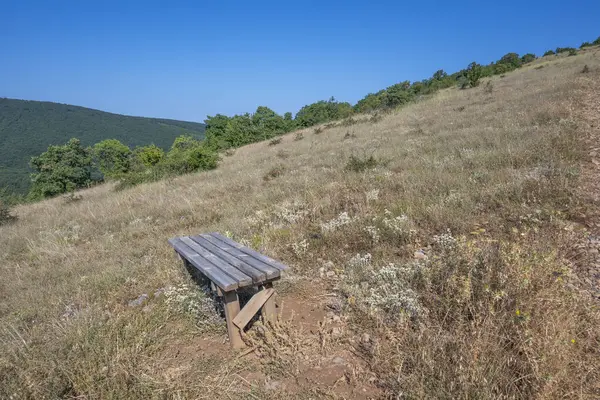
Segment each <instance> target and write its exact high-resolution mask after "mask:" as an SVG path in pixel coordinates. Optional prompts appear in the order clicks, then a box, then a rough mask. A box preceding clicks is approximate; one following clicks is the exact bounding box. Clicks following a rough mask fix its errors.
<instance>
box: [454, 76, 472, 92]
mask: <svg viewBox="0 0 600 400" xmlns="http://www.w3.org/2000/svg"><path fill="white" fill-rule="evenodd" d="M456 86H457V87H458V88H459V89H468V88H469V87H470V86H471V84H470V83H469V80H468V79H467V77H466V76H464V75H462V76H459V77H458V79H457V80H456Z"/></svg>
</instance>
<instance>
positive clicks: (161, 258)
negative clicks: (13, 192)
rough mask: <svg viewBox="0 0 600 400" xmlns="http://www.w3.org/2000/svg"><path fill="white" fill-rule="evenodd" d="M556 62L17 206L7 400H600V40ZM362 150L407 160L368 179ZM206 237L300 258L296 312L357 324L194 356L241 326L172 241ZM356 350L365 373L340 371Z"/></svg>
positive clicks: (6, 236)
mask: <svg viewBox="0 0 600 400" xmlns="http://www.w3.org/2000/svg"><path fill="white" fill-rule="evenodd" d="M540 62H541V61H540ZM537 65H540V64H539V62H536V63H533V64H532V65H531V66H527V67H525V68H523V69H522V70H519V71H516V72H514V73H510V74H507V75H506V77H505V78H502V79H500V78H493V79H492V82H493V83H492V85H493V91H492V92H491V93H490V92H489V91H488V92H487V93H486V90H485V86H483V85H482V86H481V87H479V88H475V89H470V90H465V91H458V90H455V89H450V90H446V91H443V92H441V93H439V94H437V95H436V96H435V97H433V98H431V99H428V100H425V101H423V102H420V103H417V104H412V105H410V106H407V107H405V108H403V109H402V110H399V111H397V112H394V113H391V114H389V115H384V116H382V115H377V116H376V117H371V116H364V117H358V118H356V117H355V118H354V119H353V120H352V123H350V122H348V123H347V124H341V125H336V126H330V127H328V128H327V129H322V128H317V129H315V128H311V129H308V130H305V131H301V132H297V133H292V134H290V135H289V137H290V139H287V138H284V140H282V141H281V143H279V144H277V146H269V142H263V143H256V144H253V145H250V146H246V147H244V148H240V149H237V151H235V153H234V154H231V155H230V156H229V157H227V158H224V159H223V161H222V165H221V166H220V167H219V169H217V170H215V171H210V172H205V173H200V174H193V175H188V176H182V177H179V178H175V179H172V180H168V181H161V182H156V183H151V184H146V185H142V186H139V187H134V188H131V189H128V190H124V191H121V192H114V191H113V190H112V187H111V186H110V185H104V186H101V187H96V188H93V189H90V190H88V191H84V192H81V193H80V194H81V197H82V199H81V200H79V201H77V202H69V203H67V202H65V201H64V200H63V199H60V198H57V199H52V200H48V201H44V202H40V203H37V204H32V205H26V206H19V207H16V208H15V209H14V213H15V214H16V215H17V216H18V221H17V222H16V223H14V224H10V225H6V226H2V227H0V322H1V324H0V398H11V396H12V398H59V397H65V398H74V397H79V398H159V397H160V398H234V397H235V398H244V396H246V397H247V398H287V397H293V398H303V396H304V397H305V398H315V397H324V398H361V397H362V398H367V397H369V396H370V397H378V396H388V397H391V398H401V397H402V398H404V397H406V398H561V397H566V398H590V399H591V398H597V397H598V395H600V392H599V390H600V389H599V387H598V382H599V381H600V375H599V371H598V357H599V354H598V348H599V346H600V341H599V337H598V335H599V332H600V323H599V322H600V316H599V311H598V308H597V306H596V305H594V304H593V303H592V302H591V301H590V300H589V298H588V297H587V296H586V294H585V293H584V292H581V291H580V290H578V289H577V288H578V287H579V283H578V278H577V276H576V275H574V274H573V273H572V268H571V264H570V262H569V261H568V260H567V259H566V257H565V255H566V254H568V252H569V249H570V248H571V245H572V243H573V242H574V241H576V240H579V239H580V238H581V237H582V236H583V235H584V234H585V232H584V231H583V229H580V228H579V225H577V224H574V223H573V222H572V219H573V217H574V215H573V210H575V209H577V208H578V207H580V206H582V202H583V200H582V199H581V198H579V197H577V196H576V195H575V193H576V192H575V189H576V188H577V185H578V182H579V181H578V179H579V171H580V165H581V163H582V162H584V161H585V157H584V150H585V149H584V148H583V147H582V141H581V140H580V139H581V138H582V137H583V136H584V135H585V132H583V130H582V124H581V120H580V118H581V117H580V115H579V114H578V113H577V109H578V107H579V102H580V101H581V93H587V91H589V90H590V89H589V85H586V84H585V82H586V81H584V80H590V79H594V80H596V81H597V80H598V79H599V77H600V75H599V73H600V72H599V71H600V70H599V68H598V66H599V62H598V55H597V50H595V51H586V52H583V53H582V54H581V55H578V56H576V57H568V58H566V57H563V58H556V59H555V60H554V59H553V60H550V61H547V60H544V62H543V64H541V65H544V68H543V69H536V66H537ZM584 65H588V66H589V72H588V73H586V74H581V73H580V72H581V70H582V68H583V66H584ZM490 87H491V86H490ZM596 98H597V94H596ZM458 109H460V110H462V111H457V110H458ZM317 131H318V132H317ZM312 132H314V133H320V134H318V135H314V134H310V133H312ZM345 135H349V137H352V140H341V139H340V138H343V137H344V136H345ZM294 138H295V139H296V140H294ZM299 138H303V140H298V139H299ZM282 154H285V157H282V156H281V155H282ZM357 154H358V155H362V154H367V155H368V156H371V155H372V156H373V158H374V159H375V160H385V161H386V162H385V163H384V164H377V165H373V168H370V167H369V168H365V169H358V171H357V172H355V171H348V170H347V169H346V168H345V167H346V165H347V164H348V162H349V160H351V157H352V156H353V155H357ZM386 210H387V211H386ZM344 213H346V214H344ZM402 215H404V217H401V216H402ZM448 230H449V231H450V234H448ZM206 231H221V232H226V231H228V232H230V233H232V234H233V236H234V237H235V238H236V239H237V240H241V241H244V242H246V243H248V244H250V245H252V246H253V247H255V248H258V249H260V250H261V251H263V252H266V253H267V254H269V255H271V256H273V257H276V258H279V259H282V260H284V261H285V262H286V263H289V264H291V266H292V272H291V273H290V274H289V275H288V276H287V278H285V279H284V280H283V281H282V282H281V283H280V284H279V286H278V288H279V292H280V297H281V298H282V300H283V302H284V304H285V303H286V299H288V298H292V297H294V296H301V297H303V298H305V299H306V302H307V303H311V302H312V303H311V304H314V305H315V307H317V308H319V307H320V309H321V310H323V309H324V307H326V309H327V310H333V311H330V314H331V313H333V314H334V315H335V316H336V317H339V318H337V320H336V321H338V322H335V324H338V325H339V327H338V325H335V324H334V325H331V326H335V327H336V329H333V328H327V329H325V328H320V329H308V330H306V331H302V332H305V333H304V334H303V336H302V337H300V336H298V335H295V334H294V332H295V330H294V328H293V327H294V324H295V323H297V324H300V323H302V318H304V319H305V321H310V319H311V318H313V319H314V318H316V317H314V311H311V312H304V311H302V310H293V311H295V312H296V313H297V318H295V319H293V320H292V322H286V324H287V325H284V326H282V327H280V328H278V330H274V332H276V333H277V332H279V333H284V334H285V337H283V338H282V337H271V336H269V333H268V332H265V331H262V330H261V329H262V328H258V326H257V327H255V328H253V329H255V331H251V332H250V333H249V334H251V335H253V336H251V337H252V338H253V339H252V340H253V341H254V342H253V345H254V346H256V347H257V348H258V349H259V354H258V356H246V358H245V359H238V358H236V357H235V355H234V354H233V353H232V352H230V351H226V350H225V349H226V346H224V347H223V349H224V350H223V351H222V352H217V353H214V352H210V351H209V350H208V349H210V347H211V346H209V347H207V350H202V351H195V350H190V349H197V348H204V347H202V346H200V344H201V343H204V342H205V341H207V340H208V341H211V340H212V341H215V342H216V343H221V342H222V339H223V338H224V331H223V329H222V326H220V325H219V324H218V323H215V318H216V317H215V315H213V314H211V311H210V310H208V309H206V307H204V308H202V307H198V304H197V303H198V302H201V301H202V299H201V298H199V297H198V295H197V293H196V291H195V289H194V287H193V284H192V283H191V282H190V280H189V278H188V277H187V273H186V271H185V270H183V269H182V268H181V267H180V266H179V263H178V262H177V259H176V257H175V256H174V254H173V252H172V249H171V248H170V247H169V245H168V244H167V241H166V240H167V239H168V238H170V237H172V236H175V235H182V234H190V233H194V232H196V233H198V232H206ZM442 234H447V235H448V236H444V237H445V238H446V239H448V240H450V241H451V242H452V243H451V244H450V245H448V241H446V242H444V241H443V240H442V239H441V238H442V236H441V235H442ZM449 238H451V239H449ZM440 243H442V244H440ZM443 243H445V244H443ZM418 250H422V254H424V255H425V256H426V258H423V257H419V259H418V260H415V259H414V254H415V251H418ZM357 253H360V254H361V255H364V254H366V253H369V254H371V261H370V262H369V263H366V264H360V265H359V264H356V263H355V262H354V261H351V259H352V258H353V257H355V256H356V254H357ZM389 264H393V265H394V268H396V269H394V271H396V272H394V273H395V274H396V275H395V279H394V280H393V285H387V284H386V282H387V281H386V280H385V279H384V278H382V277H383V276H385V271H386V270H385V269H382V268H383V267H384V266H388V265H389ZM357 265H358V266H357ZM322 267H323V268H325V269H326V270H327V271H333V272H334V273H333V274H329V275H328V276H321V272H322V271H323V270H321V272H320V269H321V268H322ZM315 282H317V283H318V284H315ZM386 285H387V286H386ZM306 287H309V288H311V290H308V291H304V290H305V289H303V291H302V292H301V293H300V292H298V291H299V290H300V288H306ZM160 288H167V289H168V290H167V293H171V294H169V295H165V294H164V293H163V294H161V293H160V291H159V293H157V294H156V295H155V294H154V293H155V292H156V291H157V290H158V289H160ZM173 288H178V290H179V291H178V292H177V293H179V295H178V296H177V295H174V294H173V293H174V291H173V290H172V289H173ZM373 293H375V294H385V295H384V296H383V297H382V298H381V299H378V298H376V296H375V297H374V295H373ZM141 294H147V295H148V299H147V300H145V301H144V302H143V304H141V305H140V306H130V305H129V302H130V301H131V300H133V299H136V298H138V296H140V295H141ZM396 294H398V296H396ZM169 296H170V297H169ZM386 296H387V297H386ZM323 299H326V300H327V301H325V300H323ZM296 304H298V307H300V305H301V304H302V302H298V303H296ZM290 311H291V310H290ZM319 315H321V314H319ZM319 318H320V317H319ZM328 318H331V315H330V316H329V317H328ZM313 322H315V321H313ZM317 322H319V321H317ZM324 323H325V322H324ZM253 332H254V333H253ZM365 335H366V336H365ZM176 343H187V344H189V346H190V347H186V346H185V345H181V348H179V347H178V350H177V351H175V352H174V349H173V346H174V344H176ZM269 343H270V345H269ZM196 345H198V346H196ZM178 346H179V345H178ZM194 346H196V347H194ZM212 347H213V348H214V346H212ZM175 354H178V355H175ZM337 354H342V355H343V358H344V360H346V362H347V364H348V365H349V366H348V367H347V369H346V370H344V371H343V372H340V374H342V375H341V378H340V379H338V378H337V377H336V379H334V380H333V381H331V382H329V381H324V380H323V379H324V378H322V377H324V376H327V373H326V371H328V370H332V369H331V368H333V367H329V366H328V365H330V364H328V362H329V361H328V360H330V358H331V357H334V356H335V355H337ZM261 357H262V358H261ZM261 361H262V362H261ZM350 365H351V367H350ZM319 368H320V369H319ZM328 368H329V369H328ZM332 371H333V370H332ZM336 371H337V370H336ZM353 371H354V372H353ZM357 371H359V372H357ZM305 376H307V377H311V376H314V378H310V379H312V380H308V378H304V377H305ZM281 377H284V378H281ZM271 379H284V382H285V383H286V384H285V385H283V386H279V387H278V388H276V389H274V390H269V389H268V388H267V386H268V385H266V384H265V382H269V381H270V380H271ZM319 379H321V380H319ZM362 389H364V390H362Z"/></svg>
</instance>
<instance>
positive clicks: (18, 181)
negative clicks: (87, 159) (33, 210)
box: [0, 98, 204, 193]
mask: <svg viewBox="0 0 600 400" xmlns="http://www.w3.org/2000/svg"><path fill="white" fill-rule="evenodd" d="M184 133H186V134H190V135H192V136H195V137H197V138H199V139H200V138H203V137H204V124H200V123H195V122H184V121H175V120H169V119H157V118H143V117H129V116H125V115H119V114H111V113H107V112H103V111H98V110H93V109H90V108H84V107H77V106H72V105H68V104H58V103H50V102H41V101H25V100H13V99H5V98H0V188H2V187H8V189H9V190H13V191H17V192H20V193H23V192H24V191H26V189H27V187H28V186H29V173H30V171H29V167H28V165H29V160H30V159H31V157H32V156H37V155H39V154H40V153H42V152H43V151H45V150H46V149H47V148H48V146H49V145H53V144H63V143H66V142H67V141H68V140H69V139H70V138H72V137H77V138H79V139H81V141H82V143H83V144H84V145H86V146H87V145H93V144H94V143H97V142H100V141H101V140H104V139H118V140H120V141H121V142H123V143H125V144H127V145H129V146H143V145H148V144H151V143H154V144H155V145H157V146H159V147H162V148H164V149H168V148H169V146H171V144H172V143H173V140H174V139H175V138H176V137H177V136H179V135H181V134H184Z"/></svg>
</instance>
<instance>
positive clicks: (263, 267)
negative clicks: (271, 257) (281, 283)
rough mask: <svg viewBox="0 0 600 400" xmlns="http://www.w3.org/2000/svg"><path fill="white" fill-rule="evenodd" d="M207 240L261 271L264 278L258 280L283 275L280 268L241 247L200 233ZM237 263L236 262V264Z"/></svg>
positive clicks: (237, 259)
mask: <svg viewBox="0 0 600 400" xmlns="http://www.w3.org/2000/svg"><path fill="white" fill-rule="evenodd" d="M200 236H201V237H203V238H204V239H205V240H207V241H209V242H210V243H212V244H213V245H214V246H216V247H217V248H219V249H220V250H222V251H224V252H226V253H227V254H229V255H231V256H233V258H234V260H236V261H238V262H239V261H241V262H242V263H243V264H249V265H251V266H252V267H253V269H254V270H257V271H259V273H260V274H261V275H262V278H261V279H259V280H258V281H257V282H263V281H264V280H271V279H275V278H278V277H279V276H280V275H281V272H280V270H279V269H277V268H275V267H272V266H270V265H269V264H266V263H264V262H263V261H260V260H257V259H256V258H254V257H252V256H250V255H248V254H246V253H244V252H243V251H241V250H240V249H238V248H236V247H233V246H231V245H229V244H227V243H225V242H223V241H222V240H220V239H217V238H215V237H213V236H211V235H208V234H202V235H200ZM234 265H235V264H234Z"/></svg>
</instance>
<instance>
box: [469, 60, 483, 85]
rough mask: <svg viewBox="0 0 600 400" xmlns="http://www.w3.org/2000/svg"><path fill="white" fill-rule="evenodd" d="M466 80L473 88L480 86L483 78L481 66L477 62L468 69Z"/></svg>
mask: <svg viewBox="0 0 600 400" xmlns="http://www.w3.org/2000/svg"><path fill="white" fill-rule="evenodd" d="M466 78H467V80H468V81H469V84H470V85H471V87H476V86H479V79H480V78H481V65H479V64H477V63H476V62H472V63H471V64H469V66H468V67H467V71H466Z"/></svg>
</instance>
